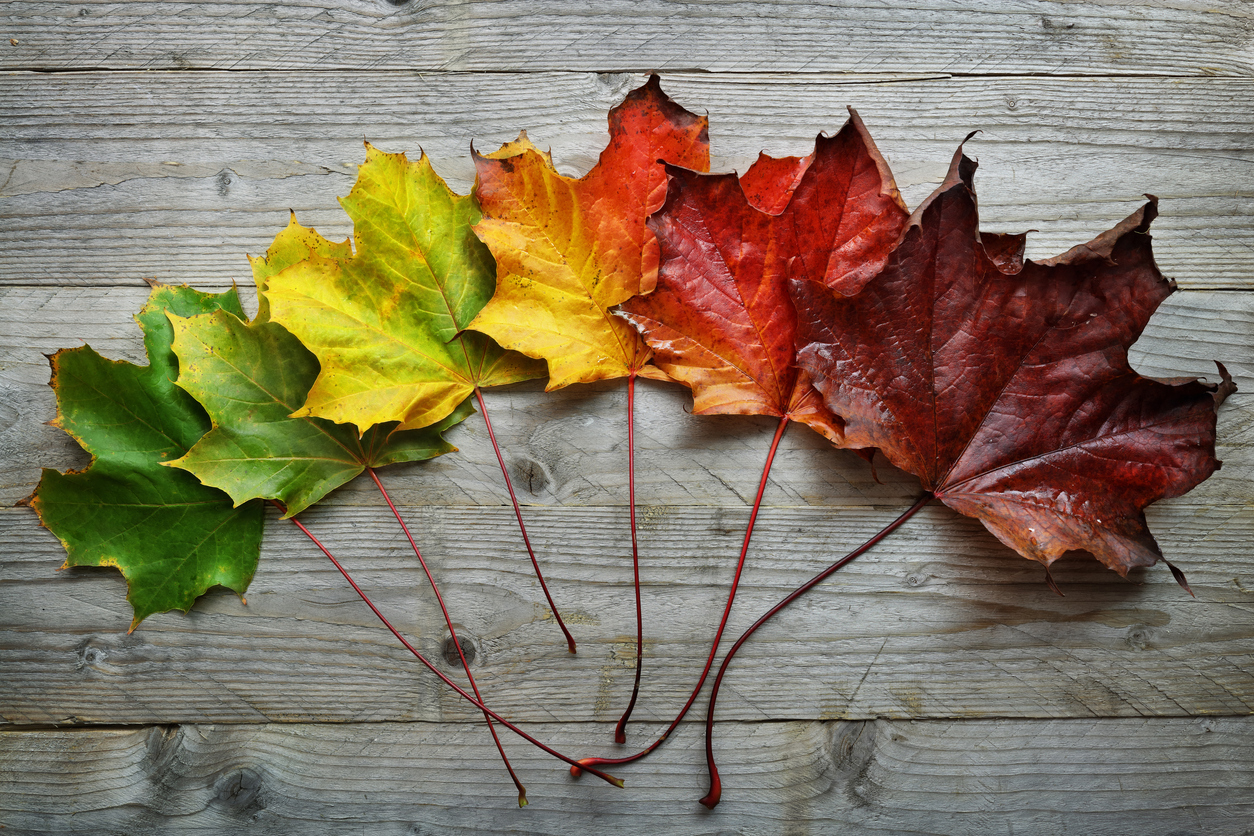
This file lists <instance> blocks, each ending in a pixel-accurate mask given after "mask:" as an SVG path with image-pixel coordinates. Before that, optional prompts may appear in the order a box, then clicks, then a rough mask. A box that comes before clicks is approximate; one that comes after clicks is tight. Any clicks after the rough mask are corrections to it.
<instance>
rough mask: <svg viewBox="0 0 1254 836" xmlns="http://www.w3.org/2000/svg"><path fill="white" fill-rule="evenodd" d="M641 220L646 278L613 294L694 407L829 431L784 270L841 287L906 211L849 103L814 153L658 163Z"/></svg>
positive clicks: (835, 435)
mask: <svg viewBox="0 0 1254 836" xmlns="http://www.w3.org/2000/svg"><path fill="white" fill-rule="evenodd" d="M667 174H668V175H670V186H669V189H668V192H667V197H666V203H665V204H664V205H663V206H662V208H661V209H660V210H659V211H658V212H657V213H655V214H654V215H653V217H651V218H650V219H649V227H650V228H651V229H652V230H653V232H654V233H655V234H656V235H657V240H658V244H659V247H660V250H661V255H662V260H661V268H660V271H659V275H658V280H657V287H656V289H654V291H653V292H652V293H649V294H648V295H644V296H637V297H635V298H633V299H631V300H629V301H627V302H626V303H624V304H623V305H621V306H620V308H619V309H618V310H619V313H620V315H622V316H623V317H624V318H626V319H627V320H628V321H630V322H631V323H632V324H633V325H635V326H636V328H637V329H639V331H640V332H641V334H643V335H644V338H645V340H646V341H647V342H648V344H649V346H650V347H651V348H652V349H653V352H654V362H655V363H657V365H658V366H660V367H661V368H662V369H664V370H665V371H666V372H667V374H669V375H670V376H671V377H673V378H675V379H676V380H679V381H681V382H683V383H685V384H687V385H688V386H689V387H691V388H692V392H693V399H694V404H693V411H694V412H696V413H697V414H700V415H711V414H740V415H774V416H777V417H789V418H792V419H794V420H797V421H801V422H803V423H806V424H808V425H809V426H811V427H812V428H813V429H815V430H817V431H818V432H820V433H822V434H823V435H825V436H827V437H828V438H830V439H831V440H832V441H834V442H837V443H840V442H841V431H840V421H839V419H836V418H835V417H834V416H832V415H831V414H830V413H829V412H828V410H827V409H825V408H824V407H823V404H822V403H821V401H820V399H819V397H818V393H817V392H815V390H814V389H813V387H812V386H811V385H810V380H809V377H808V376H807V375H806V374H805V373H804V372H799V371H798V369H797V367H796V365H795V363H794V354H795V336H796V319H797V317H796V313H795V311H794V310H793V304H792V301H791V300H790V298H789V296H788V278H789V277H790V276H802V277H806V278H813V279H815V280H818V281H822V282H824V283H826V284H828V285H830V286H832V287H836V288H839V289H840V290H842V291H844V292H847V293H848V292H853V291H854V290H856V289H857V288H858V287H860V286H861V285H862V284H863V283H865V282H866V280H867V279H869V278H870V277H871V276H872V275H874V273H875V271H876V270H878V269H879V268H880V267H882V266H883V264H884V262H885V259H886V258H887V256H888V252H889V249H890V248H891V246H892V244H893V243H894V242H895V241H896V240H897V238H898V236H899V235H900V233H901V230H902V228H903V227H904V226H905V222H906V219H907V217H908V213H907V212H906V209H905V204H903V203H902V202H901V197H900V195H899V194H898V192H897V187H896V185H895V184H894V182H893V178H892V175H891V174H890V173H889V171H888V166H887V165H886V164H885V163H884V160H883V158H882V157H881V156H880V154H879V151H878V150H877V149H876V148H875V143H874V142H872V141H871V137H870V136H869V135H868V134H867V132H866V128H865V127H864V126H863V124H862V122H861V120H860V119H858V116H857V114H856V113H854V114H852V116H851V118H850V119H849V121H848V122H847V123H846V124H845V126H844V127H843V128H842V129H841V130H840V131H839V132H838V133H837V134H836V135H835V136H832V137H825V136H820V137H819V138H818V139H817V140H816V141H815V148H814V153H812V154H810V155H809V156H806V157H801V158H798V157H784V158H780V159H775V158H771V157H768V156H766V155H765V154H763V155H762V156H761V157H759V158H758V161H757V162H756V163H754V165H753V166H752V167H751V168H750V169H749V171H747V172H746V173H745V175H744V176H743V177H741V178H739V179H738V178H737V177H736V175H735V174H699V173H697V172H694V171H689V170H687V169H684V168H679V167H677V166H667Z"/></svg>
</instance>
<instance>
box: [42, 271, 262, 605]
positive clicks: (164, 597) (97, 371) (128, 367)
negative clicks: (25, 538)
mask: <svg viewBox="0 0 1254 836" xmlns="http://www.w3.org/2000/svg"><path fill="white" fill-rule="evenodd" d="M215 310H223V311H230V312H232V313H235V314H240V315H242V313H243V311H242V310H241V309H240V304H239V298H238V296H237V295H236V293H235V291H234V290H230V291H228V292H227V293H223V294H220V295H211V294H206V293H201V292H199V291H196V290H193V289H191V288H188V287H170V286H157V287H155V288H154V289H153V291H152V293H151V295H150V296H149V299H148V302H147V304H146V305H145V306H144V308H143V309H142V310H141V311H140V313H139V314H138V315H137V316H136V317H135V319H136V321H137V322H138V323H139V326H140V328H141V330H142V331H143V334H144V344H145V347H146V348H147V352H148V362H149V365H147V366H136V365H134V364H132V363H126V362H121V361H115V360H107V359H105V358H103V357H101V356H100V355H99V354H97V353H96V352H95V351H94V350H92V348H91V347H90V346H83V347H82V348H75V349H62V350H61V351H58V352H57V353H56V354H54V355H53V356H52V358H51V360H52V381H51V383H52V387H53V389H54V390H55V391H56V396H57V418H56V420H55V421H54V423H55V424H56V425H57V426H59V427H61V428H62V429H63V430H65V431H66V432H67V433H69V434H70V435H71V436H73V437H74V438H75V440H77V441H78V442H79V444H81V445H82V446H83V449H85V450H86V451H87V452H88V453H90V454H91V456H92V462H91V465H90V466H89V467H88V468H86V469H85V470H83V471H81V472H71V473H64V474H63V473H59V472H57V471H55V470H48V469H45V470H44V472H43V477H42V478H41V479H40V482H39V486H38V487H37V488H36V489H35V492H34V494H32V495H31V498H30V500H29V503H30V505H31V506H32V507H34V509H35V510H36V512H38V514H39V517H40V520H41V521H42V522H43V524H44V526H45V527H47V528H48V529H49V530H50V531H52V533H53V534H55V535H56V536H57V538H58V539H60V540H61V543H62V544H63V545H64V546H65V549H66V552H67V555H68V557H67V558H66V561H65V566H113V567H116V568H117V569H119V570H120V571H121V572H122V574H123V576H124V577H125V578H126V582H127V590H128V591H127V600H128V601H130V603H131V606H132V608H133V609H134V614H135V615H134V620H133V621H132V622H131V625H130V629H131V630H134V629H135V627H136V626H138V624H139V623H140V622H141V621H143V620H144V619H145V618H147V617H148V616H149V615H152V614H153V613H157V612H165V611H166V610H174V609H177V610H182V611H184V612H186V611H187V610H188V609H190V608H191V606H192V604H193V603H194V602H195V600H196V598H198V597H199V596H200V595H202V594H203V593H204V592H205V591H206V590H207V589H209V587H211V586H215V585H221V586H226V587H228V588H230V589H232V590H234V591H235V592H236V593H237V594H239V595H241V596H242V595H243V594H244V591H245V590H246V589H247V588H248V584H249V582H250V581H251V580H252V577H253V573H254V572H255V571H256V568H257V558H258V555H259V553H260V548H261V530H262V523H263V515H262V506H261V503H260V502H249V503H246V504H244V505H242V506H240V507H233V503H232V502H231V499H230V497H228V496H227V495H226V494H224V493H222V492H221V491H219V490H216V489H214V488H211V487H206V486H205V485H202V484H201V483H200V482H198V481H197V480H196V478H195V477H194V476H192V475H191V474H189V473H185V472H183V471H181V470H175V469H170V468H166V467H162V465H163V464H164V463H166V462H168V461H169V460H171V459H172V458H175V457H177V456H181V455H183V454H184V453H186V452H187V450H188V449H189V448H190V447H191V446H192V445H193V444H194V443H195V442H196V441H197V440H198V439H199V438H200V437H201V435H203V434H204V432H205V431H206V430H208V429H209V426H210V422H209V418H208V417H207V416H206V415H205V412H204V410H202V409H201V408H200V406H199V405H198V404H197V403H196V402H195V401H194V400H193V399H192V398H191V396H190V395H188V394H187V393H186V392H184V391H182V390H181V389H179V388H178V387H177V386H176V385H175V382H174V381H175V378H176V377H177V376H178V360H177V358H176V357H175V355H174V353H173V352H172V351H171V349H170V342H171V338H172V333H173V332H172V329H171V327H170V323H169V321H168V320H167V319H166V313H167V311H169V312H173V313H176V314H181V315H183V316H191V315H194V314H202V313H207V312H210V311H215Z"/></svg>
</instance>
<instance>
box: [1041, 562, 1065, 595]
mask: <svg viewBox="0 0 1254 836" xmlns="http://www.w3.org/2000/svg"><path fill="white" fill-rule="evenodd" d="M1045 585H1046V586H1048V587H1049V588H1050V589H1052V590H1053V591H1054V593H1055V594H1056V595H1057V596H1058V597H1059V598H1066V597H1067V596H1066V595H1063V594H1062V590H1061V589H1059V588H1058V582H1057V581H1055V580H1054V576H1053V575H1052V574H1050V571H1049V567H1048V566H1046V567H1045Z"/></svg>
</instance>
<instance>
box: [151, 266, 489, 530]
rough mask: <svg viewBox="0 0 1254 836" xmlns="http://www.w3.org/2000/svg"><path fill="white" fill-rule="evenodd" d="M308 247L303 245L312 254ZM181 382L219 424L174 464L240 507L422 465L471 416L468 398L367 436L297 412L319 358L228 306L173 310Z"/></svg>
mask: <svg viewBox="0 0 1254 836" xmlns="http://www.w3.org/2000/svg"><path fill="white" fill-rule="evenodd" d="M307 254H308V251H306V255H307ZM170 321H171V323H172V325H173V327H174V352H175V354H177V355H178V359H179V364H180V368H181V372H180V374H179V378H178V385H179V386H181V387H182V388H183V389H185V390H186V391H187V392H189V393H190V394H191V395H192V396H193V397H194V398H196V400H197V401H199V402H200V404H201V405H202V406H203V407H204V408H205V410H206V411H207V412H208V413H209V417H210V418H211V419H212V420H213V428H212V429H211V430H209V432H208V433H206V434H205V436H204V437H203V438H201V439H200V440H199V441H198V442H196V444H195V446H193V447H192V448H191V449H190V450H189V451H188V452H187V454H186V455H185V456H183V457H182V458H180V459H176V460H175V461H172V462H167V464H169V465H171V466H175V467H181V468H183V469H184V470H187V471H190V472H191V473H193V474H195V475H196V477H197V478H198V479H200V481H201V482H203V483H205V484H206V485H212V486H214V487H216V488H221V489H222V490H224V491H226V492H227V493H228V494H230V495H231V498H232V499H233V500H234V501H235V502H236V503H242V502H245V501H247V500H249V499H254V498H262V499H277V500H280V501H281V502H283V503H284V505H285V506H286V512H285V514H284V517H285V518H287V517H291V516H294V515H296V514H298V513H300V512H301V511H303V510H304V509H305V508H307V507H308V506H310V505H312V504H313V503H315V502H317V501H318V500H320V499H322V497H323V496H325V495H326V494H327V493H329V492H330V491H332V490H334V489H335V488H338V487H339V486H340V485H343V484H344V483H346V482H348V481H349V480H351V479H353V478H354V477H355V476H357V475H358V474H359V473H361V472H362V471H363V470H364V469H365V468H367V467H382V466H383V465H387V464H394V463H397V462H407V461H421V460H424V459H430V458H433V457H435V456H439V455H442V454H444V453H449V452H452V451H454V450H456V449H457V448H456V447H454V446H453V445H451V444H449V443H448V442H447V441H445V440H444V439H443V438H442V437H441V433H442V432H444V431H445V430H447V429H448V428H449V427H451V426H453V425H454V424H456V423H458V422H459V421H462V420H464V419H465V418H466V417H467V416H469V415H470V414H471V413H473V412H474V408H473V407H472V406H471V405H470V402H469V401H465V402H463V403H462V404H461V405H460V406H459V407H457V408H456V409H455V410H454V411H453V412H452V413H451V414H450V415H449V416H447V417H445V418H443V419H441V420H440V421H439V422H438V423H436V424H434V425H432V426H429V427H424V428H422V429H419V430H408V431H401V432H394V431H395V430H396V426H397V425H396V423H395V422H390V423H387V424H378V425H375V426H374V427H371V428H370V429H369V430H367V431H366V433H365V434H364V435H362V434H360V433H358V432H357V429H356V428H355V427H352V426H350V425H348V424H335V423H332V422H331V421H327V420H325V419H322V418H312V417H308V416H305V417H291V416H292V414H293V413H295V412H297V411H298V410H299V409H300V406H301V404H303V403H304V401H305V395H306V393H307V392H308V391H309V387H310V385H311V384H312V383H313V381H314V379H315V378H316V377H317V375H318V360H317V358H315V357H314V356H313V354H312V353H310V352H309V351H308V350H307V349H306V348H305V347H304V346H302V345H301V344H300V341H299V340H297V339H296V337H295V336H293V335H292V334H291V333H290V332H288V331H287V330H286V329H285V328H283V326H281V325H279V324H277V323H274V322H259V321H254V322H251V323H245V322H243V321H241V320H240V319H239V317H237V316H235V315H234V314H232V313H229V312H227V311H222V310H219V311H214V312H213V313H207V314H201V315H199V316H194V317H190V318H183V317H179V316H176V315H171V316H170Z"/></svg>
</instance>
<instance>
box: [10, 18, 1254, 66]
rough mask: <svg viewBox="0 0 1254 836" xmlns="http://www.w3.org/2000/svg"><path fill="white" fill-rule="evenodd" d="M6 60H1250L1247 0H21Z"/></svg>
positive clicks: (91, 63)
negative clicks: (683, 0)
mask: <svg viewBox="0 0 1254 836" xmlns="http://www.w3.org/2000/svg"><path fill="white" fill-rule="evenodd" d="M5 16H6V21H5V36H6V38H10V37H11V38H13V39H14V40H16V41H17V44H15V45H8V44H6V48H5V50H4V51H3V52H0V56H3V66H5V67H11V68H12V67H16V68H23V69H28V68H43V69H94V68H98V67H108V68H111V69H125V68H131V69H146V70H188V69H224V70H258V69H270V68H274V67H281V68H284V69H300V70H328V69H335V70H348V69H352V70H363V69H377V68H380V67H385V68H389V69H405V70H419V71H440V72H447V71H467V70H490V71H533V70H550V69H562V70H574V69H578V70H591V71H613V70H621V69H658V70H674V69H698V70H720V71H728V72H793V73H809V72H817V71H836V72H868V71H872V72H883V71H904V72H917V71H918V70H919V69H922V68H926V69H927V70H937V69H941V70H945V71H948V72H956V73H972V74H997V73H1061V74H1076V73H1086V74H1110V75H1118V74H1131V73H1155V74H1170V75H1205V76H1213V75H1232V74H1249V72H1250V69H1251V61H1250V55H1249V52H1248V50H1247V49H1246V44H1247V43H1248V39H1249V37H1250V33H1251V15H1250V10H1249V7H1248V6H1246V5H1245V4H1244V3H1242V2H1240V0H1209V2H1205V3H1202V2H1196V0H1177V2H1171V3H1145V2H1128V1H1127V0H1105V1H1104V2H1100V3H1068V2H1063V1H1062V0H1054V2H1041V1H1040V0H1022V1H1021V2H1005V0H1000V1H999V2H983V3H981V2H975V1H974V0H956V1H955V0H949V2H946V0H908V2H905V3H899V4H894V5H884V4H880V3H874V2H867V0H851V2H846V3H841V4H840V5H838V6H831V5H828V4H822V3H816V2H812V0H776V2H773V3H771V4H770V5H769V6H763V5H761V4H757V3H748V2H735V1H734V0H733V1H732V2H718V3H701V4H691V5H689V4H682V5H680V4H671V3H665V2H661V0H643V2H637V0H603V2H600V3H596V4H584V5H573V6H572V5H570V4H567V3H560V2H552V0H505V1H504V2H495V3H491V4H471V3H465V2H459V0H429V2H408V0H305V2H289V3H258V2H255V1H254V0H234V2H232V0H225V1H223V0H218V2H209V3H198V4H194V5H189V4H186V3H168V2H167V3H145V2H140V1H139V0H131V2H120V3H119V2H108V0H79V2H76V3H73V4H62V3H54V2H46V0H45V1H44V2H35V0H27V1H26V2H18V3H12V4H10V5H9V7H7V8H6V10H5Z"/></svg>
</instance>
